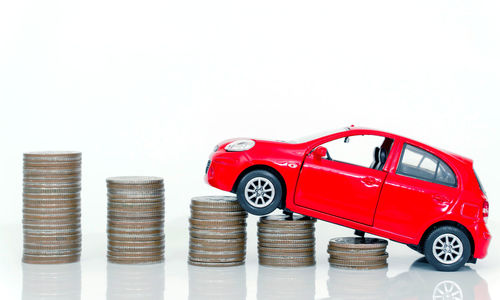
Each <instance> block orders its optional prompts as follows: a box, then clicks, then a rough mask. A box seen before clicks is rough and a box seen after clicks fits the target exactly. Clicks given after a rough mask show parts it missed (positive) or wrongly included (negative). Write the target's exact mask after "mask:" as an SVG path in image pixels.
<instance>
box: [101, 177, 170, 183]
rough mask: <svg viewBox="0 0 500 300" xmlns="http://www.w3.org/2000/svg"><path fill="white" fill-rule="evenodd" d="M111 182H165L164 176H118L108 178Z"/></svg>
mask: <svg viewBox="0 0 500 300" xmlns="http://www.w3.org/2000/svg"><path fill="white" fill-rule="evenodd" d="M106 183H109V184H157V183H163V178H161V177H155V176H117V177H108V178H106Z"/></svg>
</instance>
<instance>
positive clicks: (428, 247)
mask: <svg viewBox="0 0 500 300" xmlns="http://www.w3.org/2000/svg"><path fill="white" fill-rule="evenodd" d="M446 234H447V235H451V236H450V237H451V238H452V237H453V236H454V237H456V238H458V239H459V240H460V242H461V244H462V254H461V256H459V255H457V256H456V257H457V259H456V261H454V259H453V260H451V254H450V263H443V262H442V261H440V259H441V260H443V258H440V259H439V258H438V257H436V256H435V255H434V253H433V245H434V242H435V241H436V239H442V238H444V236H443V235H446ZM457 243H458V242H457ZM455 245H457V244H455ZM457 250H458V248H457ZM424 254H425V258H426V259H427V261H428V262H429V263H430V264H431V265H432V266H433V267H434V268H436V270H438V271H445V272H451V271H456V270H458V269H460V268H461V267H463V265H465V263H466V262H467V261H468V260H469V258H470V255H471V245H470V241H469V238H468V237H467V235H466V234H465V233H464V232H463V231H462V230H460V229H459V228H457V227H453V226H442V227H439V228H436V229H434V230H433V231H432V232H431V233H430V234H429V236H428V237H427V239H426V240H425V244H424ZM446 257H447V256H445V258H444V259H446Z"/></svg>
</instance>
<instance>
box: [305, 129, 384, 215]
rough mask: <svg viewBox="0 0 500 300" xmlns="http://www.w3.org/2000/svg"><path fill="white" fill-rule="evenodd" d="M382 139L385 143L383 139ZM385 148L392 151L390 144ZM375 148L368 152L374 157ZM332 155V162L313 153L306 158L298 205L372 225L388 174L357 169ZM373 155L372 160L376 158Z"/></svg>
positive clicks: (355, 165)
mask: <svg viewBox="0 0 500 300" xmlns="http://www.w3.org/2000/svg"><path fill="white" fill-rule="evenodd" d="M350 138H351V139H352V138H354V137H352V136H351V137H350ZM380 138H381V140H382V141H384V138H383V137H380ZM341 139H344V137H342V138H341ZM386 140H387V139H386ZM380 144H381V143H380ZM380 144H379V145H380ZM384 144H386V145H388V149H389V150H390V143H389V144H387V143H385V142H384ZM323 146H325V145H323ZM373 148H375V147H373ZM373 148H371V149H368V151H369V152H370V153H373ZM329 151H331V150H330V149H329ZM347 151H349V150H347ZM331 155H332V159H329V158H328V157H323V158H317V157H315V155H314V154H313V152H311V153H309V154H308V155H307V156H306V157H305V160H304V163H303V166H302V169H301V172H300V175H299V179H298V182H297V188H296V191H295V204H297V205H300V206H303V207H306V208H309V209H313V210H316V211H319V212H322V213H326V214H329V215H332V216H336V217H340V218H344V219H348V220H352V221H355V222H359V223H362V224H366V225H372V224H373V217H374V213H375V209H376V207H377V202H378V198H379V194H380V190H381V187H382V185H383V183H384V180H385V177H386V175H387V173H386V172H385V171H383V170H379V169H378V168H370V167H369V166H368V165H369V164H370V163H369V162H367V163H366V164H365V165H357V164H354V163H352V162H346V161H339V160H337V159H336V155H338V154H337V153H332V154H331ZM369 155H370V160H371V157H373V154H369ZM380 169H382V168H380Z"/></svg>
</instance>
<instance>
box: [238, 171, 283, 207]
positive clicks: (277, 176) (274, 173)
mask: <svg viewBox="0 0 500 300" xmlns="http://www.w3.org/2000/svg"><path fill="white" fill-rule="evenodd" d="M255 170H264V171H268V172H270V173H272V174H273V175H274V176H276V178H278V180H279V181H280V183H281V187H282V189H283V193H282V196H281V203H280V205H279V206H278V207H279V208H281V209H283V208H285V199H286V192H287V189H286V183H285V179H284V178H283V176H282V175H281V174H280V172H278V171H277V170H276V169H275V168H273V167H270V166H268V165H252V166H250V167H248V168H246V169H245V170H243V171H242V172H241V173H240V175H238V177H237V178H236V181H235V182H234V184H233V188H232V189H231V192H232V193H236V190H237V189H238V185H239V183H240V181H241V179H242V178H243V177H244V176H245V175H246V174H248V173H250V172H252V171H255Z"/></svg>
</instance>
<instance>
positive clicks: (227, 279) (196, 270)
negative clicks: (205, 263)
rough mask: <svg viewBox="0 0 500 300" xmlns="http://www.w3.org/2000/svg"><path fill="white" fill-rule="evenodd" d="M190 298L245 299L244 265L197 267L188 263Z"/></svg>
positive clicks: (200, 299)
mask: <svg viewBox="0 0 500 300" xmlns="http://www.w3.org/2000/svg"><path fill="white" fill-rule="evenodd" d="M188 274H189V299H190V300H209V299H216V300H226V299H227V300H239V299H246V296H247V283H246V269H245V266H244V265H243V266H236V267H198V266H192V265H188Z"/></svg>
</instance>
